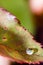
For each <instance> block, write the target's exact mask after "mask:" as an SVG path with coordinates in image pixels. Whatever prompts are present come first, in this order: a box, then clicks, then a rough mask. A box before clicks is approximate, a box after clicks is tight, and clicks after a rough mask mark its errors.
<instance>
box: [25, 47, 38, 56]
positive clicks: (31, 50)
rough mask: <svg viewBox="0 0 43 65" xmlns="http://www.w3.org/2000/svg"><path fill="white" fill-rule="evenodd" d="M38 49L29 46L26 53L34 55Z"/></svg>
mask: <svg viewBox="0 0 43 65" xmlns="http://www.w3.org/2000/svg"><path fill="white" fill-rule="evenodd" d="M37 51H38V49H36V48H28V49H26V54H28V55H32V54H34V53H36V52H37Z"/></svg>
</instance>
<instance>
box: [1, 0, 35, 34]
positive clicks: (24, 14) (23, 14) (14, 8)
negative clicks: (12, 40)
mask: <svg viewBox="0 0 43 65" xmlns="http://www.w3.org/2000/svg"><path fill="white" fill-rule="evenodd" d="M0 7H3V8H5V9H6V10H8V11H10V12H11V13H12V14H14V15H15V16H16V17H17V18H18V19H19V20H20V22H21V24H22V25H23V26H24V27H25V28H26V29H28V30H29V31H30V32H31V33H32V34H34V33H35V25H34V23H33V19H32V14H31V11H30V8H29V6H28V0H0Z"/></svg>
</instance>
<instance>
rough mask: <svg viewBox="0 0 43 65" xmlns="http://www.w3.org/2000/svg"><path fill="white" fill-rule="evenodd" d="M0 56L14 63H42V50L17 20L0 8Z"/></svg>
mask: <svg viewBox="0 0 43 65" xmlns="http://www.w3.org/2000/svg"><path fill="white" fill-rule="evenodd" d="M0 55H3V56H6V57H9V58H11V59H13V61H16V62H26V63H39V61H41V62H43V48H41V45H40V43H38V42H36V41H35V40H34V37H33V36H32V35H31V33H29V32H28V30H26V29H25V28H24V27H23V26H21V24H19V21H18V19H17V18H16V17H15V16H13V15H12V14H10V13H9V12H7V11H5V10H4V9H3V8H0Z"/></svg>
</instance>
